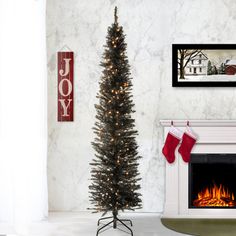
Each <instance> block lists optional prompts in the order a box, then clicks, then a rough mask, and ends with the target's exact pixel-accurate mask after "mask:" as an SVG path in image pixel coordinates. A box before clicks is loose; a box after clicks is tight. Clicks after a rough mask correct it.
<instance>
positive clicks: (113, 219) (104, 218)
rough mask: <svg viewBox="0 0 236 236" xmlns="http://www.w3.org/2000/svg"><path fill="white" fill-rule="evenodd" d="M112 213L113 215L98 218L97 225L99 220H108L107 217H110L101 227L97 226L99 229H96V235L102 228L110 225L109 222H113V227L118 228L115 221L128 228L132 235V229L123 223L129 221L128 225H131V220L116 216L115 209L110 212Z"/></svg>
mask: <svg viewBox="0 0 236 236" xmlns="http://www.w3.org/2000/svg"><path fill="white" fill-rule="evenodd" d="M112 215H113V216H110V217H103V218H100V219H99V220H98V226H99V225H100V222H101V221H103V220H108V219H112V220H111V221H110V222H108V223H106V224H104V225H103V226H102V227H101V228H99V229H98V230H97V234H96V236H98V234H99V233H100V232H101V231H102V230H105V228H107V227H109V225H111V224H113V229H119V228H118V227H117V223H121V224H122V225H123V226H124V227H125V228H126V229H128V230H129V231H130V234H131V235H132V236H133V231H132V229H131V228H130V227H129V226H128V225H126V224H125V223H124V222H129V223H130V225H131V226H133V223H132V221H131V220H128V219H119V218H118V217H117V215H118V212H117V211H114V212H112Z"/></svg>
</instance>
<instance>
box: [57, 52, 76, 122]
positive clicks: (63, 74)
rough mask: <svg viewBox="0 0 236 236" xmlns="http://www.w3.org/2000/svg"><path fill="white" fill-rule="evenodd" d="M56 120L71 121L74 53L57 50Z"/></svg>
mask: <svg viewBox="0 0 236 236" xmlns="http://www.w3.org/2000/svg"><path fill="white" fill-rule="evenodd" d="M57 60H58V67H57V68H58V116H57V117H58V118H57V120H58V121H73V118H74V117H73V115H74V114H73V113H74V112H73V110H74V109H73V107H74V104H73V103H74V102H73V94H74V91H73V77H74V53H73V52H58V53H57Z"/></svg>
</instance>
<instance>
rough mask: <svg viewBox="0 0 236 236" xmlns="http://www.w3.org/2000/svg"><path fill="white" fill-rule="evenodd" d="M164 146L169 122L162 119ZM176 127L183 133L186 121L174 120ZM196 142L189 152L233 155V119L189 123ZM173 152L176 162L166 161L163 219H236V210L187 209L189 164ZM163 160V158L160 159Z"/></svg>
mask: <svg viewBox="0 0 236 236" xmlns="http://www.w3.org/2000/svg"><path fill="white" fill-rule="evenodd" d="M160 124H161V125H162V126H163V129H164V130H163V131H164V138H163V142H162V145H163V144H164V141H165V138H166V135H167V134H168V131H169V128H170V126H171V120H161V121H160ZM173 124H174V126H175V127H177V128H179V129H181V130H183V131H184V130H185V127H186V124H187V120H173ZM189 125H190V127H192V129H193V131H194V132H195V133H196V134H197V136H198V140H197V143H196V145H195V146H194V147H193V150H192V153H236V120H189ZM177 150H178V147H177V148H176V152H175V156H176V159H175V162H174V163H172V164H169V163H167V162H166V171H165V173H166V181H165V183H166V188H165V190H166V192H165V207H164V213H163V217H167V218H185V217H188V218H191V217H192V218H236V209H190V208H188V163H185V162H184V161H183V160H182V157H181V156H180V155H179V153H178V151H177ZM163 158H164V157H163Z"/></svg>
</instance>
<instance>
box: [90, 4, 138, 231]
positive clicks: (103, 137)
mask: <svg viewBox="0 0 236 236" xmlns="http://www.w3.org/2000/svg"><path fill="white" fill-rule="evenodd" d="M114 18H115V19H114V23H113V24H112V26H111V27H109V28H108V35H107V41H106V45H105V52H104V54H103V60H102V62H101V66H102V67H103V68H104V69H103V73H102V77H101V82H100V90H99V92H98V95H97V97H98V98H99V104H97V105H95V108H96V110H97V115H96V123H95V126H94V132H95V134H96V138H95V141H94V142H93V143H92V145H93V148H94V149H95V152H96V154H95V157H96V158H95V159H93V161H92V163H91V165H92V170H91V175H92V178H91V180H92V184H91V185H90V186H89V188H90V200H91V202H92V204H93V205H94V208H93V210H94V211H95V212H103V213H104V214H106V213H107V212H111V213H112V216H111V217H105V219H109V218H111V219H112V221H111V222H109V223H108V224H107V225H109V224H113V228H116V226H117V222H120V223H121V224H123V225H124V226H125V227H126V228H128V229H129V230H130V231H131V234H132V230H131V229H130V228H129V227H128V226H127V225H126V224H125V223H124V222H125V221H127V222H129V223H131V226H132V222H131V221H130V220H122V219H119V218H118V212H119V211H123V210H135V209H138V208H140V207H141V199H140V196H141V194H140V193H139V192H138V190H139V189H140V184H139V183H138V182H139V180H140V178H139V171H138V160H139V158H140V156H139V155H138V151H137V148H138V145H137V143H136V135H137V134H138V133H137V131H136V130H135V120H134V119H133V118H132V113H133V112H134V109H133V108H134V103H133V101H132V94H131V91H132V82H131V77H130V66H129V64H128V58H127V55H126V47H127V45H126V43H125V35H124V32H123V28H122V26H120V25H119V24H118V17H117V8H115V15H114ZM103 219H104V218H102V219H100V220H103ZM100 220H99V222H100ZM107 225H105V226H103V227H102V228H104V227H106V226H107ZM100 230H101V228H100V229H99V230H98V232H99V231H100ZM98 232H97V234H98Z"/></svg>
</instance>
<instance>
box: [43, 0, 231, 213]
mask: <svg viewBox="0 0 236 236" xmlns="http://www.w3.org/2000/svg"><path fill="white" fill-rule="evenodd" d="M116 5H117V6H118V13H119V22H120V24H122V25H123V27H124V31H125V33H126V34H127V37H126V42H127V44H128V57H129V62H130V65H131V72H132V76H133V84H134V88H133V94H134V102H135V104H136V107H135V108H136V111H137V112H136V114H135V118H136V125H137V129H138V131H139V137H138V139H137V141H138V144H139V146H140V148H139V151H140V154H141V155H142V156H143V159H142V160H141V161H140V171H141V174H142V191H141V192H142V194H143V209H142V211H143V212H162V210H163V204H164V165H165V164H166V163H165V161H164V159H163V157H162V156H161V154H160V153H161V148H160V146H161V145H160V144H161V139H162V135H163V134H162V129H161V127H160V124H159V120H160V119H236V106H235V104H236V91H235V88H172V86H171V76H172V74H171V68H172V64H171V44H172V43H235V41H236V28H235V25H236V13H235V12H236V3H235V1H234V0H214V1H213V0H188V1H187V0H168V1H162V0H130V1H125V0H120V1H118V0H93V1H92V0H90V1H89V0H80V1H78V0H60V1H57V0H48V1H47V48H48V52H47V54H48V184H49V205H50V210H55V211H82V210H86V208H87V207H89V201H88V185H89V178H90V166H89V162H90V161H91V159H92V157H93V154H94V152H93V150H92V147H91V145H90V142H91V141H92V140H93V138H94V135H93V133H92V130H91V127H92V126H93V124H94V116H95V108H94V104H95V103H96V102H97V100H96V98H95V96H96V92H97V91H98V82H99V78H100V75H101V67H100V66H99V62H100V60H101V55H102V53H103V45H104V43H105V37H106V34H107V27H108V26H109V25H110V24H111V23H112V22H113V9H114V7H115V6H116ZM64 45H67V46H68V47H69V48H71V50H73V51H74V52H75V64H74V66H75V110H74V111H75V121H74V122H73V123H66V122H65V123H58V122H57V73H56V69H57V68H56V52H57V51H58V50H60V49H61V48H62V47H63V46H64Z"/></svg>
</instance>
